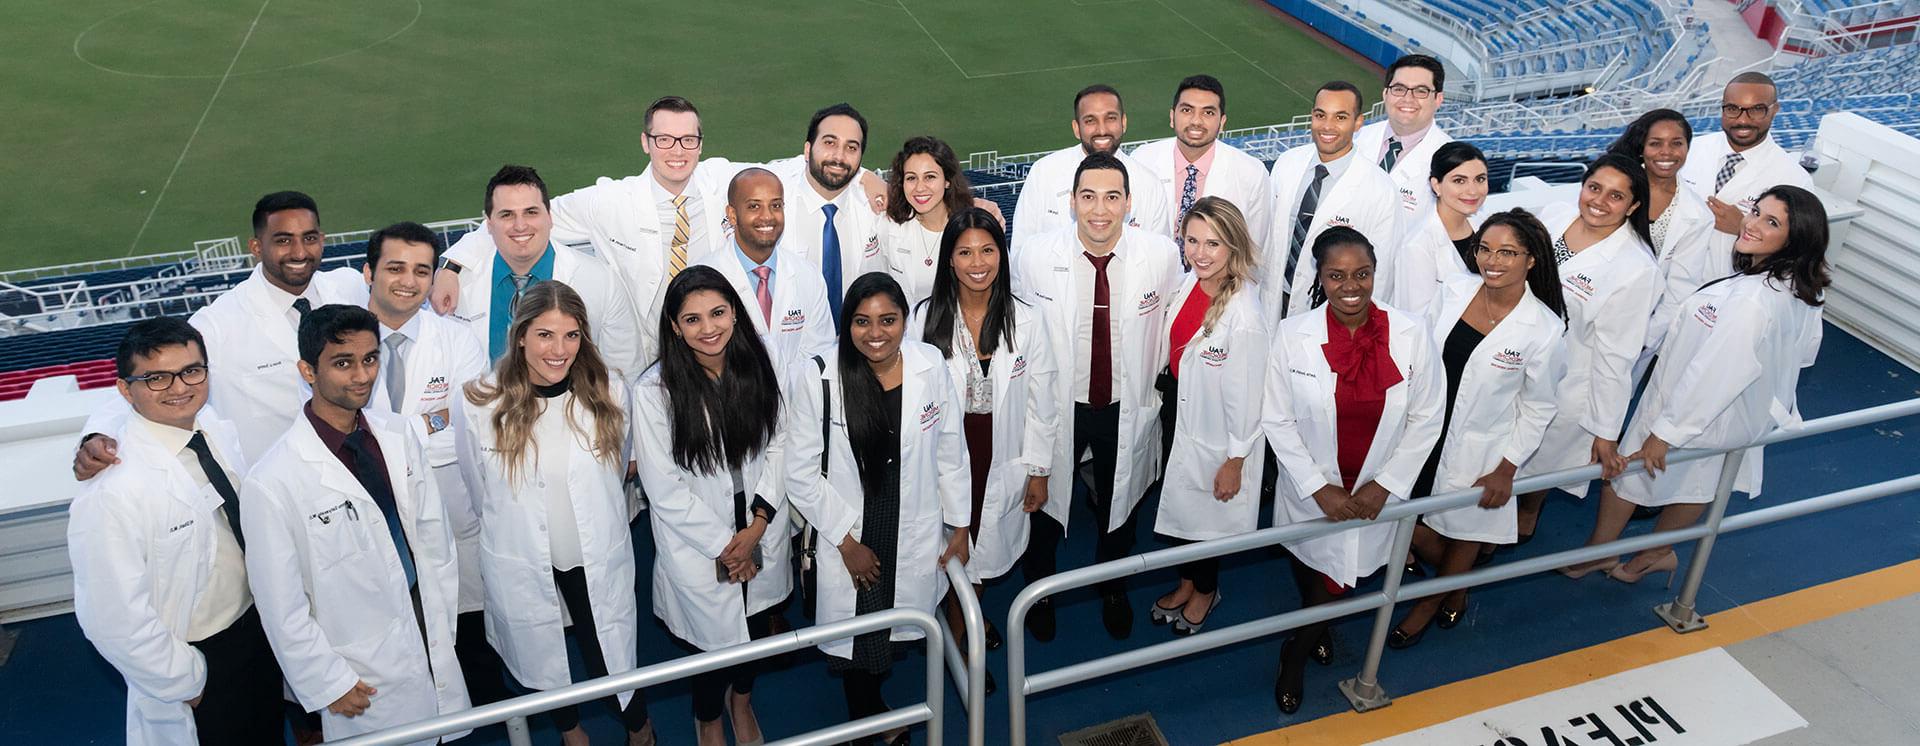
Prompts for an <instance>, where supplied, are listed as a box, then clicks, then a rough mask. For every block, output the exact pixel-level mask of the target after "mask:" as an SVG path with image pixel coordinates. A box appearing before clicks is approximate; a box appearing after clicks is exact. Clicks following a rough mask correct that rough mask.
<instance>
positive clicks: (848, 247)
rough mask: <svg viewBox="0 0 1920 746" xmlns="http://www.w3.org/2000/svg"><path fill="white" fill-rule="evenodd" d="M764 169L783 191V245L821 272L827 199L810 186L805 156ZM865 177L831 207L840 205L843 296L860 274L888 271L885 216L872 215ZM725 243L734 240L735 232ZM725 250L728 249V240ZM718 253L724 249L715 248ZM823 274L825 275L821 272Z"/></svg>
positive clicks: (837, 226) (836, 228)
mask: <svg viewBox="0 0 1920 746" xmlns="http://www.w3.org/2000/svg"><path fill="white" fill-rule="evenodd" d="M766 168H767V169H768V170H770V171H772V172H774V173H775V174H777V175H779V177H780V187H781V189H782V190H783V191H784V193H785V196H786V207H787V211H786V216H787V217H786V228H785V230H784V233H783V234H782V235H783V238H782V239H781V242H782V243H783V244H785V245H786V247H787V248H788V249H789V250H791V251H792V252H793V253H794V254H797V255H799V256H800V257H801V258H803V259H806V260H807V262H808V263H809V264H812V265H813V266H814V269H815V270H816V271H820V268H822V267H824V266H826V264H825V257H826V253H825V249H824V248H823V246H824V244H823V241H824V240H825V239H826V227H827V223H826V218H827V214H826V212H824V211H823V210H822V208H823V207H824V206H825V205H826V204H827V200H826V198H824V197H821V196H820V193H819V192H816V191H814V189H813V185H812V184H809V183H807V159H806V157H805V156H794V157H792V158H784V159H781V160H777V161H773V162H771V163H768V164H766ZM863 173H865V172H864V171H862V172H856V173H855V174H854V176H853V180H852V181H850V182H848V183H847V187H846V189H845V190H843V191H842V192H840V196H839V197H836V198H835V199H834V200H833V204H835V205H838V206H839V209H838V210H836V211H834V214H833V228H834V232H835V233H836V234H837V235H839V237H840V292H841V293H842V294H843V295H844V294H845V293H846V291H847V288H848V287H851V286H852V285H853V281H854V280H857V279H859V278H860V276H861V275H864V274H866V273H868V272H885V271H887V258H886V257H885V256H882V255H881V253H880V224H882V223H885V222H887V218H886V216H885V215H877V214H875V213H874V212H873V203H872V202H871V201H869V200H868V196H869V195H868V194H867V188H866V187H865V186H863V185H862V184H861V183H860V177H861V175H862V174H863ZM728 229H729V230H731V229H732V227H731V226H729V227H728ZM727 240H728V241H731V240H732V234H731V233H729V234H728V236H727ZM721 247H722V248H725V247H726V242H725V241H723V242H721ZM715 253H720V251H719V250H718V249H716V250H715ZM821 276H822V277H825V276H826V275H825V274H824V272H823V273H822V274H821Z"/></svg>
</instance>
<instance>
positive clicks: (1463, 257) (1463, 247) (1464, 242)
mask: <svg viewBox="0 0 1920 746" xmlns="http://www.w3.org/2000/svg"><path fill="white" fill-rule="evenodd" d="M1447 240H1449V241H1452V242H1453V250H1454V251H1457V252H1460V261H1463V262H1466V263H1467V269H1470V270H1473V272H1474V273H1475V274H1479V272H1480V263H1479V261H1478V260H1477V259H1476V257H1475V255H1474V252H1475V251H1476V248H1477V247H1476V246H1475V244H1474V243H1473V236H1472V235H1468V236H1467V237H1466V238H1450V239H1447Z"/></svg>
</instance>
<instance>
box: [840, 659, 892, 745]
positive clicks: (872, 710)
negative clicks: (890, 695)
mask: <svg viewBox="0 0 1920 746" xmlns="http://www.w3.org/2000/svg"><path fill="white" fill-rule="evenodd" d="M886 680H887V674H884V673H870V672H867V671H862V670H859V669H857V668H856V669H851V670H848V671H847V672H846V676H845V678H842V679H841V680H840V686H841V689H842V690H843V691H845V692H846V695H847V720H848V722H852V721H854V720H859V719H861V718H866V717H872V716H874V715H879V714H881V713H883V712H886V711H887V700H886V698H884V697H882V696H881V694H880V685H881V684H882V683H884V682H885V681H886ZM876 740H878V739H874V738H872V737H868V738H867V739H865V742H866V743H873V742H874V741H876ZM856 743H858V742H856Z"/></svg>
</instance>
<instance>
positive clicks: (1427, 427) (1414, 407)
mask: <svg viewBox="0 0 1920 746" xmlns="http://www.w3.org/2000/svg"><path fill="white" fill-rule="evenodd" d="M1402 318H1405V319H1406V321H1407V322H1408V323H1409V324H1413V325H1416V326H1419V325H1420V322H1419V319H1418V318H1417V317H1414V316H1413V315H1411V314H1408V315H1407V316H1404V317H1402ZM1394 321H1395V322H1399V321H1400V319H1394ZM1411 348H1412V357H1413V359H1412V360H1410V361H1408V362H1409V363H1410V365H1408V366H1407V368H1408V372H1409V375H1408V376H1407V424H1406V427H1405V428H1404V429H1402V430H1401V431H1400V442H1399V443H1397V444H1395V445H1394V448H1393V455H1391V456H1388V457H1387V461H1386V463H1385V464H1383V465H1381V467H1380V473H1379V474H1376V475H1374V478H1373V481H1375V482H1378V483H1379V484H1380V486H1382V487H1385V488H1387V492H1389V493H1392V494H1394V495H1398V496H1400V497H1408V498H1410V497H1414V496H1415V495H1414V494H1413V483H1414V482H1415V481H1417V480H1419V478H1420V469H1421V467H1424V466H1426V464H1427V456H1428V455H1429V454H1431V453H1433V445H1434V444H1435V443H1438V442H1439V441H1440V430H1441V428H1442V426H1443V425H1444V424H1445V423H1444V422H1443V418H1444V417H1445V416H1446V412H1447V371H1446V367H1445V366H1443V365H1441V364H1440V350H1439V348H1438V347H1437V346H1436V345H1435V343H1434V341H1433V334H1432V333H1431V332H1429V331H1428V330H1427V329H1426V328H1425V327H1424V326H1421V328H1420V329H1419V338H1418V339H1417V340H1416V343H1415V344H1413V345H1412V346H1411ZM1635 352H1636V353H1637V352H1639V351H1638V350H1635Z"/></svg>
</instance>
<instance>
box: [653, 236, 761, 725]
mask: <svg viewBox="0 0 1920 746" xmlns="http://www.w3.org/2000/svg"><path fill="white" fill-rule="evenodd" d="M661 308H662V310H663V313H661V315H660V337H659V339H660V355H659V362H658V363H655V364H654V366H653V367H651V368H649V369H648V370H647V372H646V373H645V374H643V375H642V376H641V377H640V382H639V384H638V385H637V387H636V388H635V389H634V419H635V422H634V432H635V438H634V444H635V447H634V451H635V452H636V456H637V458H638V460H639V464H640V481H641V483H642V484H643V485H645V486H646V489H647V497H648V504H649V506H650V509H649V510H648V511H647V514H648V516H649V517H650V518H649V521H650V523H651V524H652V527H653V542H654V548H655V550H654V551H655V558H654V564H653V613H654V616H657V617H659V618H660V620H661V621H662V622H664V623H665V624H666V625H667V630H668V631H669V632H671V633H672V634H673V636H674V638H675V639H676V640H678V641H679V642H680V643H681V644H682V645H683V646H684V647H686V648H689V649H692V650H696V651H699V650H718V649H720V648H724V647H728V646H731V645H740V644H743V643H746V642H748V641H750V640H756V639H759V638H762V637H765V636H767V635H768V634H769V633H770V632H771V626H770V625H771V622H772V617H773V615H774V613H775V611H774V607H775V605H777V604H778V603H780V601H782V600H783V599H785V598H786V597H787V594H788V592H789V591H791V590H792V588H793V575H792V573H791V572H789V571H788V570H787V567H786V565H787V533H788V532H787V531H785V530H783V529H784V528H785V527H786V525H787V522H786V518H787V515H786V514H785V513H782V512H780V511H781V506H782V504H783V503H784V500H783V498H782V496H783V495H784V494H785V489H784V485H783V482H784V479H785V475H784V474H782V473H781V472H780V470H779V468H778V466H779V463H780V448H781V443H782V430H781V427H782V424H783V422H782V420H781V417H780V381H779V379H778V377H777V376H775V374H774V370H773V363H772V361H771V360H770V359H769V358H768V356H767V350H766V347H765V345H763V344H762V343H761V341H760V336H759V335H758V334H755V333H754V331H753V324H752V323H751V322H750V321H749V320H748V319H747V318H746V317H745V316H744V306H743V305H742V304H741V302H740V296H739V294H738V293H737V292H735V291H734V289H733V284H732V283H730V282H728V281H727V278H726V277H724V276H722V275H721V274H720V272H719V271H718V270H715V269H713V268H712V267H707V266H702V265H694V266H692V267H688V268H687V269H686V270H685V271H682V272H681V273H680V274H678V275H676V276H674V278H673V280H672V282H670V283H668V285H667V291H666V296H665V298H664V302H663V305H662V306H661ZM775 526H777V527H778V528H779V529H781V530H769V528H770V527H775ZM755 669H756V666H755V665H754V664H751V663H748V664H742V665H739V666H735V667H733V668H732V669H728V670H721V671H713V672H709V673H705V674H701V675H699V676H696V677H694V680H693V714H694V720H696V721H697V723H698V730H699V740H700V743H702V744H708V745H710V746H725V745H726V742H727V739H726V734H725V733H724V732H722V730H721V728H720V715H721V713H722V711H723V710H730V711H731V714H732V717H733V735H734V739H735V740H736V741H738V742H739V743H758V742H760V741H761V740H762V736H761V732H760V723H759V719H758V718H757V717H755V715H754V711H753V703H752V701H751V696H752V693H753V682H754V673H755Z"/></svg>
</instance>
